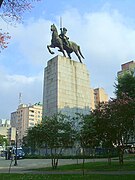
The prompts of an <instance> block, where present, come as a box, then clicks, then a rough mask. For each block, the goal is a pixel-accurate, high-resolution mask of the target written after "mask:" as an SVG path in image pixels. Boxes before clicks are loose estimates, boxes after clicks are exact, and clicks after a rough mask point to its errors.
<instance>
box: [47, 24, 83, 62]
mask: <svg viewBox="0 0 135 180" xmlns="http://www.w3.org/2000/svg"><path fill="white" fill-rule="evenodd" d="M51 31H52V39H51V45H47V48H48V50H49V52H50V53H51V54H54V52H53V51H51V49H50V48H55V47H58V48H59V50H58V51H61V52H62V53H63V55H64V56H65V57H66V54H65V52H64V50H65V51H66V52H67V54H68V57H69V58H70V59H71V55H70V54H71V53H72V52H74V53H75V54H76V56H77V57H78V59H79V61H80V62H81V63H82V60H81V57H82V58H83V59H84V57H83V55H82V53H81V50H80V46H79V45H77V44H76V43H75V42H72V41H69V44H70V46H67V45H66V44H65V43H64V42H63V40H62V38H60V36H59V35H58V31H57V28H56V26H55V25H54V24H53V25H51Z"/></svg>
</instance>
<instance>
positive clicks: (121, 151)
mask: <svg viewBox="0 0 135 180" xmlns="http://www.w3.org/2000/svg"><path fill="white" fill-rule="evenodd" d="M123 154H124V153H123V148H120V149H119V163H120V164H121V165H123Z"/></svg>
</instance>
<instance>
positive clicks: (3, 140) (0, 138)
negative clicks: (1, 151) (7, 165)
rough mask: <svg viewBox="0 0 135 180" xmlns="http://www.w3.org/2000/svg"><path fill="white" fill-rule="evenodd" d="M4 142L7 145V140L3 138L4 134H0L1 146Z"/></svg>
mask: <svg viewBox="0 0 135 180" xmlns="http://www.w3.org/2000/svg"><path fill="white" fill-rule="evenodd" d="M4 143H5V146H7V145H8V140H7V139H6V138H5V136H4V135H1V134H0V145H1V146H3V145H4Z"/></svg>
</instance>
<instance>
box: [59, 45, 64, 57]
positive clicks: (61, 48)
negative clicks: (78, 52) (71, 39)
mask: <svg viewBox="0 0 135 180" xmlns="http://www.w3.org/2000/svg"><path fill="white" fill-rule="evenodd" d="M59 48H60V50H59V51H61V52H62V53H63V56H64V57H66V54H65V51H64V49H63V47H59Z"/></svg>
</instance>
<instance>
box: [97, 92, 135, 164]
mask: <svg viewBox="0 0 135 180" xmlns="http://www.w3.org/2000/svg"><path fill="white" fill-rule="evenodd" d="M95 117H96V123H97V132H98V134H99V135H100V136H101V140H102V141H103V142H104V143H107V144H108V145H109V146H112V145H113V146H115V147H117V149H118V152H119V162H120V164H123V153H124V148H125V147H126V145H127V143H128V141H129V138H130V137H131V136H133V135H134V121H135V119H134V117H135V106H134V100H133V99H132V98H130V97H128V96H126V95H124V96H123V97H121V98H117V99H112V100H111V101H109V102H108V103H106V104H101V105H100V106H99V107H98V108H97V109H96V110H95Z"/></svg>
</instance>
